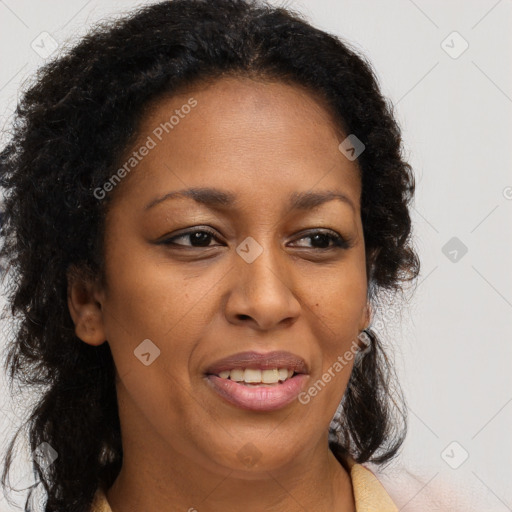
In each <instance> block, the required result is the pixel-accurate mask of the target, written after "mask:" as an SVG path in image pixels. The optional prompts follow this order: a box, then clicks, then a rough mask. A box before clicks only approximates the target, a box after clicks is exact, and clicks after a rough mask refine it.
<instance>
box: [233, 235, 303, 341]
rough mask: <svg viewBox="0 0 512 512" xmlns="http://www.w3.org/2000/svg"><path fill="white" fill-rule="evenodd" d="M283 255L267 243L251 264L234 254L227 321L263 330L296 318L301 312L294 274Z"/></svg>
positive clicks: (281, 325) (285, 323) (280, 325)
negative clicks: (270, 247)
mask: <svg viewBox="0 0 512 512" xmlns="http://www.w3.org/2000/svg"><path fill="white" fill-rule="evenodd" d="M287 258H288V259H289V257H287V256H286V255H285V254H282V253H281V254H279V249H273V250H271V249H269V248H268V244H267V246H265V247H264V248H263V252H262V253H261V254H260V255H259V256H258V257H257V258H256V259H255V260H254V261H252V263H248V262H247V261H246V260H244V258H242V257H241V256H240V255H239V254H237V253H235V254H234V265H235V268H234V269H233V271H232V272H231V274H232V276H234V278H233V281H232V287H231V289H230V293H229V295H228V299H227V302H226V311H225V313H226V317H227V319H228V321H229V322H230V323H232V324H238V325H250V326H251V327H252V328H253V329H256V330H261V331H264V330H272V329H275V328H280V327H284V326H289V325H291V324H293V323H294V322H295V321H296V320H297V318H298V317H299V314H300V311H301V304H300V302H299V300H298V299H297V297H296V295H295V291H296V286H295V282H294V281H295V280H296V278H297V275H296V274H294V273H292V269H291V268H290V267H289V266H287V265H289V263H287V261H286V259H287Z"/></svg>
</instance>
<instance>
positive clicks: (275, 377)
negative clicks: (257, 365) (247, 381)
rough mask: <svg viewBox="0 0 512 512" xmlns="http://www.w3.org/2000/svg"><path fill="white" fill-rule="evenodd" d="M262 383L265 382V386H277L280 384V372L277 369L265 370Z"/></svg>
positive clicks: (262, 374)
mask: <svg viewBox="0 0 512 512" xmlns="http://www.w3.org/2000/svg"><path fill="white" fill-rule="evenodd" d="M245 371H247V370H245ZM261 382H263V384H277V383H278V382H279V370H278V369H277V368H274V369H273V370H263V371H262V372H261Z"/></svg>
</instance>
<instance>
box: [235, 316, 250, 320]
mask: <svg viewBox="0 0 512 512" xmlns="http://www.w3.org/2000/svg"><path fill="white" fill-rule="evenodd" d="M238 316H239V318H240V320H247V319H248V318H251V317H250V316H249V315H238Z"/></svg>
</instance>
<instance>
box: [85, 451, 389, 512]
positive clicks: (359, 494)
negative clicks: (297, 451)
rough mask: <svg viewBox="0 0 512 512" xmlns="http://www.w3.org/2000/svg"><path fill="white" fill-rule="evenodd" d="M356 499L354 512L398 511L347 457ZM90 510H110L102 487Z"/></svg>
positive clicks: (367, 473) (376, 483)
mask: <svg viewBox="0 0 512 512" xmlns="http://www.w3.org/2000/svg"><path fill="white" fill-rule="evenodd" d="M346 463H347V466H348V468H349V469H350V478H351V480H352V488H353V490H354V498H355V501H356V512H398V508H397V507H396V505H395V504H394V503H393V502H392V501H391V498H390V497H389V495H388V493H387V492H386V490H385V489H384V487H383V486H382V484H381V483H380V482H379V480H378V479H377V477H376V476H375V475H374V474H373V473H372V472H371V471H370V470H369V469H367V468H365V467H364V466H362V465H361V464H357V463H356V462H355V461H354V460H353V459H347V461H346ZM91 512H112V510H111V508H110V506H109V504H108V501H107V497H106V496H105V492H104V491H103V489H101V488H98V490H97V492H96V494H95V496H94V501H93V503H92V507H91Z"/></svg>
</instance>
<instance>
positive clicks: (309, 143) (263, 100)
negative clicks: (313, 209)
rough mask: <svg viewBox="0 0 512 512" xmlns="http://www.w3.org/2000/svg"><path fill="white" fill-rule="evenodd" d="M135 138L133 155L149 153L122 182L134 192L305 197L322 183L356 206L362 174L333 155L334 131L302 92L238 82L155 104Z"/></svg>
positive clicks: (320, 107) (323, 111) (326, 113)
mask: <svg viewBox="0 0 512 512" xmlns="http://www.w3.org/2000/svg"><path fill="white" fill-rule="evenodd" d="M138 133H139V135H138V140H137V142H136V143H135V144H134V145H133V147H132V148H131V151H133V150H137V149H138V148H140V147H142V146H143V145H151V146H152V147H151V149H150V150H149V151H145V156H144V157H143V159H141V160H140V163H137V168H136V169H135V170H134V172H132V173H131V175H130V176H129V180H126V181H134V182H136V183H137V189H138V191H140V188H141V187H143V188H144V187H147V186H149V187H152V188H153V189H155V188H159V189H161V188H165V187H167V186H169V185H171V184H175V185H176V186H177V187H178V186H179V188H184V185H187V184H192V185H197V184H198V183H201V184H202V185H205V184H208V185H211V186H216V185H217V186H221V185H225V184H226V183H228V184H240V185H241V186H252V185H254V184H256V183H257V184H258V186H259V187H262V186H264V185H265V184H267V185H269V186H271V187H273V188H275V189H278V188H279V186H284V185H286V184H287V183H288V184H289V183H293V184H294V185H295V189H297V190H304V189H307V188H311V187H314V186H315V182H318V181H319V180H321V181H322V185H323V188H325V187H326V186H327V187H328V186H331V187H332V186H336V185H343V186H345V187H348V188H352V189H353V190H354V191H356V194H355V196H354V197H356V199H358V195H357V190H358V189H359V186H360V180H359V169H358V166H357V163H355V162H351V161H349V160H348V159H347V158H345V157H344V156H343V155H342V153H341V152H340V151H339V149H338V145H339V143H340V142H341V141H342V140H343V138H344V135H343V134H342V133H341V131H340V128H339V125H338V123H337V122H336V120H335V119H334V117H333V115H332V113H331V112H330V110H329V109H328V108H327V106H326V104H325V103H324V102H323V100H322V99H321V98H320V97H318V96H316V95H315V94H313V93H311V92H310V91H308V90H307V89H305V88H303V87H300V86H296V85H291V84H287V83H283V82H276V81H255V80H252V79H249V78H238V77H236V78H235V77H230V78H222V79H219V80H216V81H214V82H212V83H209V84H198V85H196V86H192V87H189V88H187V89H186V90H184V91H181V92H180V93H178V94H174V95H172V96H169V97H165V98H161V99H159V100H157V101H155V102H153V103H152V104H151V105H150V106H149V107H148V109H147V111H146V114H145V116H144V118H143V119H142V122H141V123H140V126H139V132H138ZM150 140H151V141H152V143H149V141H150ZM129 154H130V153H127V155H126V156H125V160H126V158H128V157H129Z"/></svg>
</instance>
